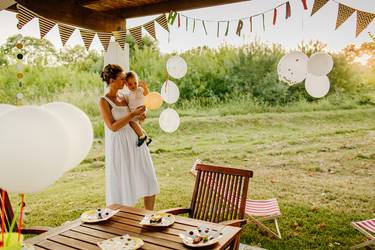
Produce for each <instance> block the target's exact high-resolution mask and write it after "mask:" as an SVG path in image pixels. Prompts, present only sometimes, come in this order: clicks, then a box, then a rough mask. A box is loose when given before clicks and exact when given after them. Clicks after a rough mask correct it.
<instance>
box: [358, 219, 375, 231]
mask: <svg viewBox="0 0 375 250" xmlns="http://www.w3.org/2000/svg"><path fill="white" fill-rule="evenodd" d="M354 224H356V225H358V226H360V227H361V228H363V229H365V230H367V231H369V232H371V233H375V219H371V220H364V221H358V222H354Z"/></svg>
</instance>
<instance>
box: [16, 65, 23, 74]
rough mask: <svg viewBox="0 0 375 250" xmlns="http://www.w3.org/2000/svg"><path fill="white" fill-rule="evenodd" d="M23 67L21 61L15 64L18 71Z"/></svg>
mask: <svg viewBox="0 0 375 250" xmlns="http://www.w3.org/2000/svg"><path fill="white" fill-rule="evenodd" d="M24 67H25V66H24V65H23V64H22V63H17V65H16V68H17V71H18V72H20V71H23V69H24Z"/></svg>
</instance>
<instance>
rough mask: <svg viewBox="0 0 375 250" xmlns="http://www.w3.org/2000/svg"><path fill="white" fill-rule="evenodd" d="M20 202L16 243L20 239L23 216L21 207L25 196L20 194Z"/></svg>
mask: <svg viewBox="0 0 375 250" xmlns="http://www.w3.org/2000/svg"><path fill="white" fill-rule="evenodd" d="M21 197H22V202H21V209H20V219H19V221H18V241H20V239H21V228H22V214H23V207H24V204H25V194H24V193H22V194H21Z"/></svg>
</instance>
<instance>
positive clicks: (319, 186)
mask: <svg viewBox="0 0 375 250" xmlns="http://www.w3.org/2000/svg"><path fill="white" fill-rule="evenodd" d="M95 122H96V123H97V126H96V127H98V126H99V127H100V124H101V122H100V121H98V119H95ZM145 127H146V130H147V131H148V133H149V134H150V135H152V137H153V143H152V144H151V145H150V149H151V151H152V156H153V160H154V164H155V167H156V171H157V175H158V180H159V183H160V187H161V193H160V195H159V196H158V197H157V203H156V209H164V208H168V207H175V206H188V205H189V202H190V197H191V194H192V190H193V184H194V179H193V177H191V176H190V175H189V170H190V167H191V165H192V163H193V162H194V160H195V159H201V160H203V161H204V162H206V163H214V164H218V165H225V166H233V167H240V168H246V169H251V170H253V171H254V177H253V178H252V180H251V182H250V188H249V193H248V196H249V197H251V198H255V199H257V198H270V197H277V198H278V200H279V204H280V207H281V211H282V213H283V216H282V218H281V219H280V227H281V233H282V236H283V239H282V240H270V239H269V238H267V237H265V236H263V235H262V234H260V232H259V231H258V230H257V229H256V227H255V226H253V225H247V226H245V227H244V230H243V236H242V242H244V243H247V244H251V245H258V246H261V247H264V248H267V249H347V248H348V247H350V246H352V245H354V244H356V243H359V242H361V241H362V240H364V238H363V237H362V236H361V235H360V233H358V232H357V231H356V230H354V229H352V227H351V226H350V222H351V221H354V220H362V219H369V218H371V217H374V214H375V210H374V209H375V188H374V187H375V185H374V184H375V177H374V176H375V108H370V109H353V110H333V111H315V112H296V113H264V114H254V115H253V114H247V115H236V116H207V114H203V113H202V115H201V116H197V115H196V116H194V117H191V116H184V117H182V124H181V126H180V128H179V130H178V131H177V132H176V133H173V134H166V133H163V132H162V131H161V130H160V129H159V128H158V121H157V119H156V118H150V119H149V121H148V122H147V124H146V126H145ZM103 160H104V156H103V141H102V139H100V138H98V139H96V141H95V144H94V147H93V149H92V152H91V153H90V156H89V157H88V158H87V159H86V160H85V161H84V162H83V163H82V165H81V166H80V167H77V168H75V169H73V170H72V171H70V172H69V173H67V174H65V175H64V177H63V178H61V179H60V180H59V181H58V182H57V183H56V184H54V185H53V186H52V187H50V188H49V189H47V190H45V191H44V192H41V193H37V194H33V195H27V196H26V202H27V215H26V220H25V221H26V223H27V224H28V225H48V226H57V225H60V224H61V223H63V222H64V221H67V220H74V219H76V218H78V217H79V215H80V214H81V213H82V212H83V211H85V210H87V209H91V208H96V207H99V206H103V205H104V194H105V191H104V163H103ZM14 198H15V197H13V199H14ZM137 206H141V203H139V204H138V205H137Z"/></svg>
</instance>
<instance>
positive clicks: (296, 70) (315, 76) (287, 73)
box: [277, 51, 333, 98]
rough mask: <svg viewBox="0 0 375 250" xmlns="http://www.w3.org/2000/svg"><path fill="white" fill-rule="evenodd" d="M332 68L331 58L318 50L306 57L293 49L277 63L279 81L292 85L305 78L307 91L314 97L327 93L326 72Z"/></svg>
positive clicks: (328, 85) (327, 80)
mask: <svg viewBox="0 0 375 250" xmlns="http://www.w3.org/2000/svg"><path fill="white" fill-rule="evenodd" d="M332 68H333V59H332V57H331V56H330V55H329V54H328V53H324V52H318V53H315V54H313V55H311V56H310V58H308V57H307V55H305V54H304V53H302V52H299V51H294V52H291V53H288V54H286V55H284V56H283V57H282V58H281V60H280V61H279V64H278V65H277V73H278V75H279V79H280V80H281V81H284V82H287V83H288V84H289V85H294V84H297V83H300V82H302V81H304V80H305V89H306V91H307V93H308V94H309V95H310V96H312V97H315V98H321V97H324V96H325V95H327V94H328V92H329V89H330V82H329V79H328V77H327V74H328V73H329V72H331V70H332Z"/></svg>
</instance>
